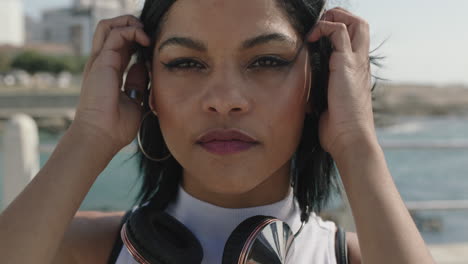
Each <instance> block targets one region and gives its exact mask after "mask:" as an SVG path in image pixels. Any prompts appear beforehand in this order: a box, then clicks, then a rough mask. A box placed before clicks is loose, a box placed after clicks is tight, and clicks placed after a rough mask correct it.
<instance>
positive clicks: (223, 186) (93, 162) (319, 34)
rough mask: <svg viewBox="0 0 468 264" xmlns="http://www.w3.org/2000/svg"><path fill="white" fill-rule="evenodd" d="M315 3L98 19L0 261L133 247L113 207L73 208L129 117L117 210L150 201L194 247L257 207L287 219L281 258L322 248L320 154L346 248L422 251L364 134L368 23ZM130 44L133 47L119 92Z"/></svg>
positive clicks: (386, 256)
mask: <svg viewBox="0 0 468 264" xmlns="http://www.w3.org/2000/svg"><path fill="white" fill-rule="evenodd" d="M323 6H324V2H323V1H321V0H295V1H286V0H256V1H251V0H237V1H218V0H210V1H195V0H179V1H169V0H166V1H163V0H160V1H146V3H145V6H144V8H143V12H142V16H141V21H140V20H138V19H136V18H134V17H131V16H122V17H118V18H114V19H110V20H105V21H101V22H100V23H99V25H98V27H97V30H96V33H95V36H94V40H93V51H92V56H91V58H90V60H89V62H88V64H87V66H86V69H85V72H84V77H83V86H82V92H81V95H80V101H79V105H78V107H77V112H76V117H75V120H74V122H73V124H72V125H71V126H70V128H69V129H68V130H67V132H66V134H65V135H64V136H63V138H62V139H61V140H60V142H59V144H58V146H57V148H56V149H55V151H54V153H53V154H52V156H51V157H50V159H49V160H48V162H47V163H46V164H45V166H44V167H43V168H42V170H41V171H40V172H39V173H38V175H37V176H36V177H35V178H34V180H33V181H32V182H31V183H30V184H29V185H28V186H27V187H26V188H25V190H24V191H23V192H22V193H21V194H20V195H19V196H18V197H17V198H16V200H15V201H14V202H13V203H12V204H11V205H10V206H9V207H8V208H7V209H6V210H5V211H4V212H3V213H2V215H1V218H0V227H1V228H0V230H1V231H0V232H1V233H0V234H1V237H2V240H1V242H0V252H1V254H0V256H1V257H0V258H1V260H2V261H1V262H2V263H105V262H106V261H108V260H109V255H110V253H111V251H112V248H114V253H115V252H117V253H115V254H114V258H117V259H116V260H115V261H116V263H135V262H134V260H133V258H132V256H131V255H130V253H129V252H128V251H126V250H125V248H123V247H118V246H114V245H118V243H115V241H116V237H117V241H118V240H119V239H118V238H119V237H120V236H119V234H120V233H119V232H120V231H121V228H120V227H121V225H120V223H121V221H122V217H123V214H124V213H123V212H113V213H101V212H83V213H80V212H78V213H77V214H76V215H75V213H76V211H77V210H78V208H79V205H80V203H81V202H82V200H83V199H84V197H85V195H86V194H87V192H88V191H89V189H90V187H91V185H92V184H93V182H94V180H95V179H96V177H97V176H98V175H99V173H100V172H101V171H102V170H103V169H104V168H105V167H106V165H107V164H108V162H109V161H110V160H111V159H112V157H113V156H114V155H115V154H116V153H117V152H118V151H119V150H120V149H122V148H123V147H124V146H126V145H128V144H129V143H131V142H132V141H133V140H134V138H135V137H136V136H137V133H138V135H140V134H141V149H142V150H141V151H142V155H141V164H142V168H143V169H144V170H145V175H144V184H143V187H142V192H141V195H140V207H139V208H138V209H135V210H134V211H133V212H132V213H131V214H129V215H127V216H129V217H130V218H129V219H133V220H134V221H133V222H135V221H136V220H135V219H137V218H133V217H134V216H135V215H138V212H140V211H141V210H143V209H145V208H150V209H151V210H150V211H149V212H150V213H158V212H163V211H164V212H165V213H166V214H165V215H164V217H166V218H164V219H165V220H164V221H169V220H168V219H175V220H178V221H179V222H181V225H180V228H182V226H186V227H187V228H188V230H189V231H191V232H193V234H194V238H196V239H197V240H198V243H197V242H194V243H195V244H197V245H201V248H202V258H203V263H220V262H221V259H222V258H224V255H226V254H230V253H231V251H227V252H228V253H226V252H223V250H225V248H224V246H225V245H224V243H225V242H227V240H228V236H229V233H230V232H231V231H232V230H233V229H234V228H235V227H236V225H238V224H240V222H242V221H243V220H245V219H246V218H248V217H250V216H253V215H257V214H266V215H270V216H273V217H276V218H279V219H280V220H281V221H284V222H285V223H286V224H287V226H288V227H289V228H290V229H291V232H294V233H298V236H297V237H296V241H295V242H297V243H295V244H294V246H293V247H292V250H291V252H290V253H289V255H288V258H289V261H290V262H289V263H336V259H335V258H334V256H335V252H334V248H333V245H334V243H335V242H334V239H335V232H336V226H335V225H334V224H333V223H331V222H324V221H322V220H321V219H320V218H319V217H318V216H317V215H316V214H315V213H314V212H318V211H319V210H320V208H321V206H322V204H323V203H324V202H325V201H326V198H327V197H328V195H329V191H330V188H331V186H332V183H333V181H334V179H333V173H332V166H333V163H332V162H333V161H334V162H335V163H336V167H337V168H338V170H339V172H340V177H341V179H342V182H343V185H344V187H345V190H346V193H347V195H348V198H349V201H350V204H351V208H352V212H353V216H354V219H355V222H356V228H357V236H356V234H353V233H348V234H347V245H348V246H347V247H348V251H349V260H350V263H360V262H361V259H362V260H363V262H365V263H433V261H432V258H431V256H430V254H429V252H428V250H427V248H426V246H425V244H424V241H423V240H422V238H421V236H420V234H419V232H418V230H417V229H416V227H415V225H414V223H413V221H412V219H411V217H410V215H409V213H408V211H407V210H406V208H405V205H404V203H403V202H402V200H401V198H400V195H399V193H398V191H397V189H396V188H395V185H394V183H393V181H392V178H391V175H390V173H389V171H388V169H387V166H386V163H385V158H384V155H383V152H382V149H381V148H380V146H379V144H378V142H377V138H376V135H375V129H374V123H373V113H372V100H371V80H370V69H369V58H368V53H369V29H368V25H367V23H366V22H365V21H364V20H362V19H361V18H359V17H356V16H355V15H353V14H351V13H349V12H348V11H346V10H344V9H341V8H335V9H332V10H329V11H328V12H326V14H325V15H323V17H322V19H321V20H320V21H318V22H317V20H318V19H319V18H320V10H322V9H323ZM303 43H305V44H303ZM135 44H136V45H135ZM330 44H331V45H330ZM330 47H333V48H332V49H331V48H330ZM135 48H137V49H135ZM135 50H138V51H139V55H140V56H139V58H140V61H139V63H137V64H135V65H133V66H132V67H131V69H130V70H129V73H128V75H127V78H126V82H125V84H124V90H125V91H124V92H121V91H120V90H119V88H120V87H121V86H122V75H123V73H124V71H125V69H126V67H127V64H128V63H129V60H130V58H131V55H132V54H133V53H134V52H135ZM148 77H149V78H148ZM148 83H149V89H147V87H148ZM153 114H154V116H153ZM140 128H141V129H140ZM291 185H292V186H293V187H291ZM74 215H75V217H74ZM140 215H141V214H140ZM171 217H173V218H171ZM142 219H143V220H141V219H140V220H141V221H144V220H145V219H144V218H142ZM171 221H172V220H171ZM131 222H132V221H127V222H126V224H125V225H124V228H123V229H122V232H121V234H122V238H123V239H124V242H126V246H127V247H128V248H129V249H130V252H131V253H132V255H133V256H134V257H136V258H138V256H139V255H138V253H142V252H141V248H140V249H138V248H137V249H135V248H133V249H134V250H132V243H131V242H132V241H131V240H132V239H128V237H127V235H128V236H131V235H132V232H134V233H138V232H139V233H138V234H139V235H140V236H145V232H149V231H150V230H149V229H145V228H144V227H145V225H139V224H135V225H133V226H131ZM136 223H139V222H138V221H136ZM301 223H304V225H303V226H302V225H301ZM127 224H128V225H129V226H130V229H126V228H128V227H129V226H127ZM171 225H172V224H171ZM158 226H159V225H157V224H156V225H155V228H158ZM285 226H286V225H285ZM153 227H154V226H153ZM153 227H152V228H153ZM285 228H286V227H285ZM178 230H179V229H175V230H171V231H174V232H177V231H178ZM298 230H300V232H298ZM313 234H316V235H317V237H315V236H314V235H313ZM168 237H172V233H169V235H168ZM357 237H359V240H358V239H357ZM130 238H131V237H130ZM150 239H151V237H150ZM129 241H130V242H129ZM133 241H134V240H133ZM143 242H144V241H143ZM168 243H169V242H168ZM140 246H141V245H140ZM234 246H237V244H236V243H234ZM158 249H159V247H157V248H156V249H155V250H154V251H155V252H149V254H152V253H154V254H164V253H169V254H168V255H169V256H168V257H171V255H174V254H170V253H171V251H169V252H160V251H166V250H171V249H170V248H169V249H166V244H165V243H163V244H162V245H161V249H162V250H158ZM290 249H291V248H290ZM146 253H148V252H146ZM142 254H143V255H145V254H144V253H142ZM181 254H184V252H183V251H181ZM223 254H224V255H223ZM146 255H148V254H146ZM192 260H193V259H189V260H187V262H186V263H191V262H190V261H192Z"/></svg>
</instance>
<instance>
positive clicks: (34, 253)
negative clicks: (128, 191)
mask: <svg viewBox="0 0 468 264" xmlns="http://www.w3.org/2000/svg"><path fill="white" fill-rule="evenodd" d="M88 135H89V133H87V132H86V133H84V132H82V131H80V130H79V129H75V128H74V127H73V125H72V127H71V128H70V129H69V130H68V131H67V132H66V133H65V135H64V136H63V137H62V139H61V140H60V142H59V144H58V145H57V147H56V149H55V150H54V152H53V153H52V155H51V157H50V159H49V160H48V161H47V163H46V164H45V165H44V167H43V168H42V169H41V170H40V171H39V173H38V174H37V175H36V176H35V177H34V179H33V180H32V181H31V182H30V183H29V184H28V186H27V187H26V188H25V189H24V190H23V191H22V192H21V194H20V195H19V196H18V197H17V198H16V199H15V200H14V201H13V202H12V203H11V204H10V205H9V206H8V207H7V208H6V209H5V210H4V211H3V213H2V214H1V215H0V237H1V240H0V260H1V261H0V262H1V263H51V261H52V259H53V258H54V255H55V252H56V250H57V249H58V247H59V243H60V241H61V240H62V237H63V234H64V233H65V230H66V229H67V227H68V225H69V223H70V221H71V220H72V218H73V216H74V215H75V212H76V211H77V210H78V208H79V206H80V204H81V202H82V201H83V199H84V197H85V196H86V194H87V193H88V191H89V189H90V188H91V185H92V184H93V182H94V180H95V179H96V177H97V176H98V175H99V173H101V171H102V170H103V169H104V168H105V167H106V166H107V164H108V163H109V161H110V160H111V159H112V156H113V153H112V152H111V151H110V150H109V149H108V148H107V147H106V144H105V142H106V140H105V139H104V138H93V137H89V136H88ZM96 146H100V147H96Z"/></svg>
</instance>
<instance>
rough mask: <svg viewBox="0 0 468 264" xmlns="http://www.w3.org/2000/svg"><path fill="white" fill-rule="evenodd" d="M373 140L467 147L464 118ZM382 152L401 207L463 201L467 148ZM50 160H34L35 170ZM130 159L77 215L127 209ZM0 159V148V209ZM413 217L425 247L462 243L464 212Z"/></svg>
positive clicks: (381, 131) (120, 162) (389, 130)
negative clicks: (404, 203) (407, 203)
mask: <svg viewBox="0 0 468 264" xmlns="http://www.w3.org/2000/svg"><path fill="white" fill-rule="evenodd" d="M377 134H378V137H379V141H380V142H382V143H383V144H384V143H385V142H396V141H397V142H400V143H401V142H410V143H414V142H422V141H424V142H429V141H437V142H440V141H443V142H454V141H455V142H459V141H463V142H468V117H438V118H434V117H431V118H428V117H427V118H426V117H424V118H422V117H417V118H399V119H398V120H397V122H396V125H392V126H389V127H386V128H378V129H377ZM61 135H62V134H50V133H47V132H45V131H40V133H39V140H40V143H41V144H56V143H57V142H58V140H59V138H60V137H61ZM1 136H2V135H1V134H0V140H2V138H1ZM0 142H2V141H0ZM384 152H385V157H386V160H387V163H388V166H389V169H390V172H391V174H392V176H393V178H394V181H395V183H396V185H397V187H398V190H399V191H400V194H401V196H402V197H403V200H404V201H427V200H468V148H464V149H463V148H462V149H445V148H436V149H425V148H424V149H421V148H419V149H413V148H390V147H389V148H385V147H384ZM50 154H51V153H46V152H44V153H41V154H40V165H41V166H43V165H44V163H45V162H46V161H47V159H48V158H49V156H50ZM131 154H132V153H131V152H121V153H119V154H118V155H116V156H115V157H114V159H113V160H112V161H111V162H110V164H109V165H108V166H107V168H106V169H105V170H104V171H103V172H102V173H101V175H100V176H99V177H98V178H97V180H96V182H95V183H94V185H93V186H92V188H91V190H90V191H89V193H88V195H87V196H86V198H85V200H84V201H83V203H82V205H81V207H80V209H81V210H106V211H107V210H128V209H129V208H130V207H131V206H132V205H133V203H134V199H135V197H136V195H137V193H138V190H139V187H140V183H139V181H138V169H137V160H136V158H130V157H131ZM3 155H5V153H4V152H3V149H2V148H1V147H0V204H1V197H2V196H1V192H2V190H3V187H2V181H1V179H2V178H3V170H2V169H1V166H2V163H3ZM0 208H3V206H2V207H0ZM413 217H414V219H415V221H417V222H418V223H419V222H420V221H422V222H425V223H433V222H435V223H436V226H437V228H430V227H428V226H425V225H420V226H419V225H418V227H419V228H420V231H421V234H422V236H423V238H424V239H425V241H426V242H427V243H430V244H435V243H437V244H445V243H458V242H465V243H466V242H468V221H467V220H468V210H459V211H448V210H445V211H426V212H418V213H417V214H414V215H413Z"/></svg>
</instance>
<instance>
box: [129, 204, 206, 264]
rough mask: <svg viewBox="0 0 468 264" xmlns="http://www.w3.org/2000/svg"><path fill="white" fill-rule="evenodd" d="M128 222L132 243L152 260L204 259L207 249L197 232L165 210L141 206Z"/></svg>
mask: <svg viewBox="0 0 468 264" xmlns="http://www.w3.org/2000/svg"><path fill="white" fill-rule="evenodd" d="M126 226H127V236H128V239H129V240H130V242H131V244H132V246H133V247H134V248H135V249H136V250H137V251H138V253H139V254H140V255H141V256H143V258H145V259H146V260H147V261H149V262H150V263H152V264H153V263H154V264H159V263H168V264H179V263H193V264H200V263H201V261H202V259H203V249H202V247H201V245H200V242H199V241H198V240H197V238H196V237H195V236H194V235H193V233H192V232H191V231H190V230H188V228H187V227H185V226H184V225H183V224H182V223H180V222H179V221H177V220H176V219H175V218H174V217H172V216H171V215H169V214H167V213H165V212H163V211H159V210H149V208H147V207H141V208H139V209H137V210H136V211H135V212H133V213H132V215H131V216H130V217H129V219H128V220H127V224H126Z"/></svg>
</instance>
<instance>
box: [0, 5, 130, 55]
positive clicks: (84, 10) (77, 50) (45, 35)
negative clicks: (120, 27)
mask: <svg viewBox="0 0 468 264" xmlns="http://www.w3.org/2000/svg"><path fill="white" fill-rule="evenodd" d="M2 1H4V0H2ZM8 1H11V0H8ZM137 10H138V1H137V0H74V3H73V5H72V6H71V7H65V8H54V9H49V10H46V11H44V12H43V13H42V19H41V21H38V23H34V22H30V21H29V20H28V21H29V23H28V27H27V31H28V32H27V36H28V37H30V39H31V40H32V41H33V42H42V43H54V44H62V45H69V46H70V47H71V48H72V50H73V53H74V54H75V55H89V53H90V52H91V47H92V39H93V34H94V30H95V28H96V25H97V23H98V22H99V21H100V20H101V19H106V18H111V17H115V16H119V15H122V14H134V15H135V14H136V12H137ZM35 32H39V34H37V33H35Z"/></svg>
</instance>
